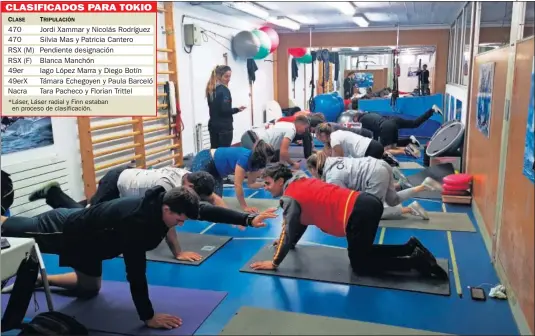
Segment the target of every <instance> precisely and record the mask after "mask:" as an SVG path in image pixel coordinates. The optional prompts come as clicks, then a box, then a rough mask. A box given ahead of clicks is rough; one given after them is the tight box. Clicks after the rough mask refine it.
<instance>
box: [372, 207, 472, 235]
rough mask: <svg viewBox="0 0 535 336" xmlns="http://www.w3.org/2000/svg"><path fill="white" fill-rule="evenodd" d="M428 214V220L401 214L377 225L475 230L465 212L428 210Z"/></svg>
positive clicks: (438, 229) (424, 228)
mask: <svg viewBox="0 0 535 336" xmlns="http://www.w3.org/2000/svg"><path fill="white" fill-rule="evenodd" d="M428 214H429V220H425V219H422V218H420V217H415V216H411V215H403V216H401V217H400V218H396V219H383V220H381V222H380V223H379V226H381V227H387V228H398V229H421V230H437V231H459V232H476V228H475V227H474V224H472V221H471V220H470V217H468V215H467V214H465V213H453V212H428Z"/></svg>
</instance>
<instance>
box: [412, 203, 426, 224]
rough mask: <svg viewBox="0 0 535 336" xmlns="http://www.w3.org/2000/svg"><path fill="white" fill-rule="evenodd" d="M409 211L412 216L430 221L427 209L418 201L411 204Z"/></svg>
mask: <svg viewBox="0 0 535 336" xmlns="http://www.w3.org/2000/svg"><path fill="white" fill-rule="evenodd" d="M409 209H410V210H411V214H412V215H413V216H417V217H421V218H423V219H425V220H429V214H428V213H427V211H425V209H424V208H423V207H422V206H421V205H420V203H418V201H414V202H412V203H411V204H409Z"/></svg>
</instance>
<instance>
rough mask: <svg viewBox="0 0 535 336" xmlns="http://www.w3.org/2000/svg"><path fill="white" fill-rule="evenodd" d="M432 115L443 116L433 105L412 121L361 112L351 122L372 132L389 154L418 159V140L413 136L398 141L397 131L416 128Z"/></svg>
mask: <svg viewBox="0 0 535 336" xmlns="http://www.w3.org/2000/svg"><path fill="white" fill-rule="evenodd" d="M434 113H437V114H439V115H441V116H442V115H443V114H442V110H441V109H440V108H439V107H438V106H436V105H433V106H432V107H431V108H430V109H429V110H427V112H425V113H424V114H422V115H420V116H419V117H418V118H416V119H414V120H411V119H404V118H400V117H388V116H383V115H381V114H379V113H375V112H362V113H357V114H356V115H355V117H354V118H353V121H355V122H359V123H361V124H362V127H364V128H367V129H369V130H370V131H372V132H373V137H374V139H376V140H380V141H381V144H382V145H383V146H384V147H385V150H386V151H388V152H390V153H391V154H393V155H399V154H406V155H410V156H413V157H415V158H420V150H419V147H420V143H419V142H418V140H417V139H416V138H415V137H414V136H411V137H409V138H407V139H399V130H400V129H403V128H418V127H420V125H422V124H423V123H424V122H426V121H427V120H428V119H429V118H431V117H432V116H433V114H434ZM398 146H401V147H398Z"/></svg>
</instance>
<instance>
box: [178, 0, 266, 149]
mask: <svg viewBox="0 0 535 336" xmlns="http://www.w3.org/2000/svg"><path fill="white" fill-rule="evenodd" d="M174 4H175V8H174V14H175V17H174V21H175V31H176V46H177V51H178V53H177V57H178V69H179V71H178V72H179V74H180V76H179V89H180V105H181V110H182V119H183V121H184V124H185V125H186V129H185V132H184V135H183V139H182V142H183V147H184V154H188V153H193V151H194V139H195V138H194V131H195V128H194V125H196V124H198V123H202V124H203V125H206V124H207V123H208V120H209V114H208V104H207V102H206V98H205V88H206V83H207V82H208V79H209V77H210V74H211V71H212V69H213V68H214V67H215V66H216V65H220V64H224V57H223V54H225V53H226V54H227V55H228V65H229V66H230V67H231V68H232V78H231V81H230V84H229V88H230V91H231V94H232V102H233V105H234V107H239V106H242V105H243V106H247V107H248V109H246V110H245V111H243V112H241V113H239V114H235V115H234V140H233V142H234V143H236V142H239V141H240V138H241V136H242V134H243V132H245V131H246V130H248V129H250V128H251V106H250V97H249V82H248V75H247V61H246V60H236V59H234V58H233V56H232V52H231V42H230V40H231V37H232V36H233V35H235V34H237V33H238V32H240V31H241V30H252V29H254V28H259V27H258V26H253V25H251V24H250V23H248V22H245V21H240V20H238V19H236V18H234V17H229V16H226V15H223V14H219V13H217V12H213V11H210V10H207V9H203V8H200V7H196V6H191V5H189V4H188V3H185V2H175V3H174ZM183 15H186V17H184V24H188V23H194V24H197V25H199V26H200V27H201V30H206V31H207V33H206V35H207V36H205V37H203V39H202V45H201V46H194V47H193V49H192V51H191V53H187V52H186V51H185V50H184V47H183V42H182V34H181V32H182V28H181V22H182V16H183ZM187 15H190V16H194V17H196V18H198V19H193V18H189V17H187ZM216 23H219V24H220V25H219V24H216ZM222 25H223V26H222ZM224 26H230V27H233V28H228V27H224ZM212 32H213V33H212ZM214 33H216V34H217V35H216V34H214ZM265 60H267V61H266V62H265V61H264V60H259V61H256V64H257V66H258V71H257V72H256V82H255V83H254V88H253V90H254V91H253V111H254V121H255V124H256V125H258V124H259V123H261V121H262V116H263V109H264V105H265V103H266V102H267V101H269V100H273V97H274V95H273V63H272V62H269V61H272V60H273V56H272V55H269V56H268V57H267V58H266V59H265Z"/></svg>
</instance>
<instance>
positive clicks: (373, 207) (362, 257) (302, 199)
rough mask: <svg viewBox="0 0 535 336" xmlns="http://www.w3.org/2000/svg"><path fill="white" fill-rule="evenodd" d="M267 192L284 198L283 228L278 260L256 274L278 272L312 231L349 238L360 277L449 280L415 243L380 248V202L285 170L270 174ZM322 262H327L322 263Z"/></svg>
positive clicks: (260, 263) (266, 174) (271, 170)
mask: <svg viewBox="0 0 535 336" xmlns="http://www.w3.org/2000/svg"><path fill="white" fill-rule="evenodd" d="M264 181H265V184H266V186H265V188H266V190H268V191H269V192H270V193H271V194H272V195H273V197H279V196H282V197H281V201H280V202H281V206H282V208H283V209H284V213H283V217H284V220H283V228H282V232H281V235H280V238H279V241H278V242H277V243H276V244H275V245H277V248H276V252H275V255H274V256H273V259H272V260H267V261H257V262H254V263H252V264H251V268H253V269H255V270H274V269H276V268H277V267H278V266H279V265H280V264H281V263H282V261H283V260H284V258H285V257H286V255H287V254H288V252H290V250H292V249H294V248H295V246H296V245H297V243H298V242H299V240H300V239H301V237H302V236H303V234H304V233H305V231H306V229H307V228H308V226H310V225H314V226H316V227H318V228H319V229H320V230H322V231H323V232H325V233H327V234H330V235H332V236H336V237H346V238H347V243H348V247H347V250H348V255H349V261H350V264H351V267H352V268H353V271H354V272H355V273H357V274H370V273H377V272H400V271H401V272H403V271H411V270H412V269H415V270H417V271H419V272H420V273H422V274H424V275H427V276H431V277H441V278H442V277H446V278H447V273H446V272H445V271H444V270H442V269H441V268H440V266H438V264H437V262H436V259H435V257H434V256H433V255H432V254H431V253H430V252H429V251H428V250H427V249H426V248H425V247H424V246H423V245H422V243H420V241H418V239H416V238H414V237H412V238H410V239H409V241H408V242H407V243H405V244H403V245H374V244H373V242H374V240H375V236H376V233H377V229H378V227H379V222H380V220H381V216H382V214H383V203H382V202H381V200H379V199H378V198H377V197H375V196H373V195H371V194H368V193H365V192H358V191H354V190H349V189H346V188H342V187H339V186H336V185H333V184H329V183H326V182H323V181H321V180H319V179H313V178H308V177H306V175H304V174H303V173H299V172H298V173H296V174H292V171H291V170H290V168H288V167H286V166H285V165H283V164H278V165H276V166H272V167H268V168H266V170H265V171H264ZM320 262H321V261H320Z"/></svg>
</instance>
